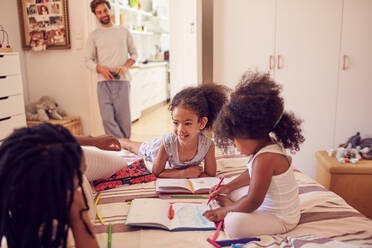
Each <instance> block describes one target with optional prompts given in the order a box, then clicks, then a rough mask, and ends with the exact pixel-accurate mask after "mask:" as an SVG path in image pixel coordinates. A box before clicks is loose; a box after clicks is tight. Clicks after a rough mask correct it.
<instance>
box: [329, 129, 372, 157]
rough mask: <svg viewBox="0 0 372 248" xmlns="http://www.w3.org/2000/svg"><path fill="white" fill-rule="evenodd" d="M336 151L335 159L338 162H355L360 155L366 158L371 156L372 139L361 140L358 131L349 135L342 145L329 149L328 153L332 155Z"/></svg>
mask: <svg viewBox="0 0 372 248" xmlns="http://www.w3.org/2000/svg"><path fill="white" fill-rule="evenodd" d="M335 151H336V159H337V161H338V162H340V163H352V164H355V163H357V162H358V161H359V160H360V159H361V158H362V157H363V158H366V159H368V158H369V157H372V154H370V153H371V151H372V139H364V140H362V139H361V137H360V133H359V132H357V133H356V135H354V136H351V137H350V138H349V139H348V140H347V141H346V143H345V144H344V145H342V146H340V147H338V148H337V149H336V150H335V149H329V150H328V155H329V156H330V157H331V156H333V154H334V152H335Z"/></svg>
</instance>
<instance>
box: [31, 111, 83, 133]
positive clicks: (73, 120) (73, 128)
mask: <svg viewBox="0 0 372 248" xmlns="http://www.w3.org/2000/svg"><path fill="white" fill-rule="evenodd" d="M47 122H48V123H51V124H54V125H56V124H59V125H61V126H64V127H65V128H67V129H68V130H69V131H70V132H71V133H72V134H73V135H83V127H82V125H81V121H80V117H79V116H64V117H63V120H49V121H47ZM41 123H44V122H42V121H27V126H29V127H30V126H33V125H38V124H41Z"/></svg>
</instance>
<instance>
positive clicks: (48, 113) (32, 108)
mask: <svg viewBox="0 0 372 248" xmlns="http://www.w3.org/2000/svg"><path fill="white" fill-rule="evenodd" d="M63 116H66V112H65V111H64V110H62V109H61V108H60V107H59V106H58V104H57V102H56V101H55V100H54V99H53V98H52V97H50V96H42V97H41V98H40V99H39V100H38V101H37V102H33V103H30V104H27V105H26V119H27V120H28V121H48V120H62V119H63Z"/></svg>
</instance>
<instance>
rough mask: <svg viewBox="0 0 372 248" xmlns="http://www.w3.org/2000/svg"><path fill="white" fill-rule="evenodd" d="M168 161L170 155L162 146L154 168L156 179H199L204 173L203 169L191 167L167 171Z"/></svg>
mask: <svg viewBox="0 0 372 248" xmlns="http://www.w3.org/2000/svg"><path fill="white" fill-rule="evenodd" d="M167 160H168V154H167V153H166V152H165V148H164V145H163V144H161V145H160V147H159V151H158V154H157V156H156V158H155V161H154V165H153V167H152V173H153V174H154V175H155V176H156V177H164V178H194V177H199V176H200V174H201V173H202V168H201V167H199V166H190V167H189V168H186V169H181V170H177V169H165V164H166V162H167Z"/></svg>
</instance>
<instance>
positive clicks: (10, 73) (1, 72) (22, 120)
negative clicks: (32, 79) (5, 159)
mask: <svg viewBox="0 0 372 248" xmlns="http://www.w3.org/2000/svg"><path fill="white" fill-rule="evenodd" d="M23 126H26V116H25V107H24V100H23V87H22V77H21V70H20V62H19V56H18V53H0V141H1V140H3V139H4V138H6V137H7V136H8V135H9V134H10V133H11V132H13V130H14V129H15V128H19V127H23Z"/></svg>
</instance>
